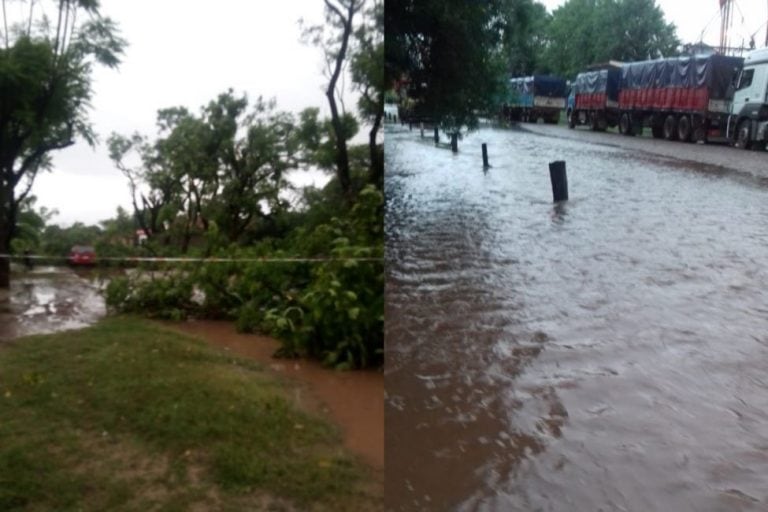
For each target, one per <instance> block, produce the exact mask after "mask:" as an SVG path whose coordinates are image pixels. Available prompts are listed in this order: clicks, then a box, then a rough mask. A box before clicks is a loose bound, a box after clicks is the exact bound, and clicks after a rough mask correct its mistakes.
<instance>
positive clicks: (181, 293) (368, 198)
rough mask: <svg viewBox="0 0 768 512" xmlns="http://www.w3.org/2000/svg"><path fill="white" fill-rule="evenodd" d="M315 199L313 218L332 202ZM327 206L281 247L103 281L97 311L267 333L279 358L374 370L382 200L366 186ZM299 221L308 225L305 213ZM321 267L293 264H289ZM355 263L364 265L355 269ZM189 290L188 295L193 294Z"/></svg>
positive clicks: (241, 250)
mask: <svg viewBox="0 0 768 512" xmlns="http://www.w3.org/2000/svg"><path fill="white" fill-rule="evenodd" d="M338 194H339V191H338V187H337V186H333V185H331V186H329V187H327V188H326V189H325V190H324V191H323V192H321V193H320V196H321V197H320V198H318V199H319V200H316V202H315V203H314V204H315V207H316V208H319V209H321V210H323V209H325V208H327V207H328V205H329V204H331V203H332V201H334V200H335V199H336V198H337V197H339V195H338ZM346 204H347V203H346V202H345V201H338V200H336V201H335V204H333V205H332V206H331V208H333V209H334V213H333V215H332V216H331V217H330V218H329V217H328V216H326V215H324V214H322V215H321V216H320V219H319V220H318V222H302V223H301V226H300V227H297V228H296V229H294V230H293V231H292V232H291V233H290V234H289V235H287V236H285V237H283V238H282V239H279V240H278V239H272V240H264V241H262V242H260V243H257V244H249V245H248V246H228V247H222V248H220V249H219V250H218V251H217V252H215V253H214V254H213V255H214V256H221V257H225V258H243V259H252V260H253V259H258V258H264V257H269V258H272V259H275V258H277V259H280V258H287V259H288V260H289V261H277V262H261V261H248V262H243V261H238V262H235V261H233V262H222V263H209V264H195V265H190V266H188V267H181V268H179V267H173V268H170V269H168V270H167V271H166V272H165V273H164V274H158V273H153V274H152V277H151V279H144V278H140V277H139V278H133V279H129V278H118V279H113V280H112V281H111V282H110V284H109V286H108V288H107V295H106V296H107V304H108V305H109V306H110V307H111V308H113V309H116V310H118V311H125V312H135V313H140V314H148V315H150V316H154V317H159V318H170V319H180V318H184V317H186V316H202V317H208V318H230V319H234V320H235V321H236V323H237V326H238V328H239V329H240V330H242V331H247V332H250V331H260V332H266V333H269V334H272V335H273V336H275V337H276V338H278V339H279V340H281V341H282V343H283V345H282V348H281V349H280V352H279V353H280V355H283V356H288V357H293V356H297V355H309V356H312V357H316V358H320V359H322V360H324V361H325V363H326V364H328V365H331V366H334V367H337V368H358V367H365V366H376V365H380V364H381V362H382V358H383V343H384V294H383V289H384V268H383V262H382V261H381V259H382V258H383V254H384V244H383V226H382V222H381V219H382V216H383V204H384V199H383V194H382V193H381V191H379V190H378V189H377V188H376V187H374V186H373V185H368V186H367V187H365V188H363V190H362V191H361V192H360V193H359V194H358V196H357V197H356V198H355V200H354V202H353V206H351V207H347V206H345V205H346ZM307 215H308V216H307V217H306V219H305V220H308V219H312V218H313V213H312V212H309V213H308V214H307ZM296 257H299V258H320V259H325V260H327V261H315V262H300V263H297V262H294V261H290V259H291V258H296ZM360 258H364V259H371V260H372V261H360V260H359V259H360ZM196 291H197V293H196Z"/></svg>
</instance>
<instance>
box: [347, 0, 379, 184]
mask: <svg viewBox="0 0 768 512" xmlns="http://www.w3.org/2000/svg"><path fill="white" fill-rule="evenodd" d="M363 14H364V16H363V22H362V23H361V24H360V26H359V27H358V29H357V30H356V31H355V43H356V44H355V46H353V49H352V52H351V54H352V57H351V65H350V68H351V71H352V83H353V84H354V86H355V88H356V89H357V90H358V91H359V92H360V99H359V100H358V110H359V112H360V115H361V116H362V117H363V118H364V119H366V120H368V121H369V122H370V123H371V130H370V132H369V133H368V154H369V159H370V182H371V183H373V184H374V185H376V186H378V187H379V188H383V186H384V148H383V147H382V145H381V144H378V143H377V140H376V139H377V134H378V132H379V129H380V128H381V120H382V117H383V116H384V91H385V89H386V83H385V81H384V5H383V3H382V2H381V1H380V0H374V1H373V5H372V6H371V7H370V8H368V9H367V10H366V11H364V13H363Z"/></svg>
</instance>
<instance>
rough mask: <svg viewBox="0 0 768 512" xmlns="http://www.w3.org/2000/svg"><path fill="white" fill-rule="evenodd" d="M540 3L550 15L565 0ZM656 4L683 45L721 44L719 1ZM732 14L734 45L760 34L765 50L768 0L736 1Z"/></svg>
mask: <svg viewBox="0 0 768 512" xmlns="http://www.w3.org/2000/svg"><path fill="white" fill-rule="evenodd" d="M539 1H540V2H541V3H543V4H544V5H545V6H546V7H547V9H549V11H550V12H552V11H553V10H554V9H556V8H557V7H558V6H560V5H562V4H564V3H565V0H539ZM656 5H658V6H660V7H661V10H662V11H664V15H665V18H666V19H667V21H669V22H672V23H674V24H675V25H676V26H677V34H678V37H680V39H682V41H683V42H684V43H690V42H697V41H699V40H700V39H703V41H704V42H705V43H707V44H710V45H712V46H717V45H718V43H719V41H720V17H719V13H720V2H719V0H656ZM733 13H734V14H733V26H732V28H731V44H732V46H739V45H740V44H741V43H742V40H743V41H744V44H745V45H748V44H749V36H750V35H752V34H754V33H755V32H757V35H756V36H755V43H756V44H757V46H758V47H762V46H763V44H764V43H765V28H766V20H767V19H768V0H736V2H735V8H734V10H733ZM702 32H703V36H702Z"/></svg>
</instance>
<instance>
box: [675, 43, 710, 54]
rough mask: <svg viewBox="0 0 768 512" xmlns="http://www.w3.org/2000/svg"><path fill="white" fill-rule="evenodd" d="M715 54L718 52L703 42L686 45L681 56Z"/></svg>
mask: <svg viewBox="0 0 768 512" xmlns="http://www.w3.org/2000/svg"><path fill="white" fill-rule="evenodd" d="M715 53H717V50H716V49H715V48H714V47H712V46H709V45H708V44H706V43H703V42H701V41H700V42H698V43H687V44H684V45H683V47H682V49H681V51H680V54H681V55H713V54H715Z"/></svg>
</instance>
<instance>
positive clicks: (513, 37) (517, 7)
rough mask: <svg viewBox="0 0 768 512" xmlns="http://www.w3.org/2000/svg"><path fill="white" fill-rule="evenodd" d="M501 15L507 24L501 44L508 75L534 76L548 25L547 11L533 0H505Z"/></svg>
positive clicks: (539, 64) (544, 44) (538, 64)
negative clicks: (505, 58)
mask: <svg viewBox="0 0 768 512" xmlns="http://www.w3.org/2000/svg"><path fill="white" fill-rule="evenodd" d="M502 14H503V16H504V17H505V19H506V20H507V22H506V24H505V27H504V32H503V35H502V44H503V48H504V53H505V55H506V57H507V62H508V65H507V71H508V73H509V74H510V75H512V76H527V75H531V74H533V73H535V72H537V71H538V70H539V68H540V67H541V53H542V49H543V48H544V47H545V46H546V31H547V26H548V24H549V22H550V15H549V13H547V8H546V7H545V6H544V5H543V4H540V3H538V2H534V0H507V1H506V3H505V5H504V8H503V10H502Z"/></svg>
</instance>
